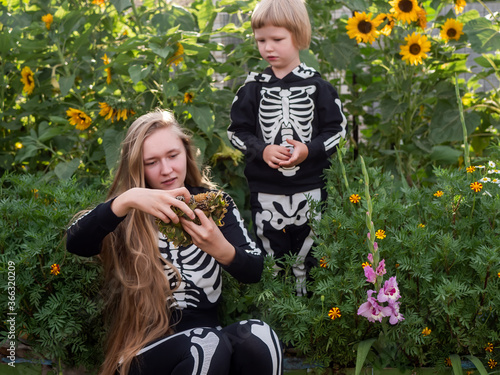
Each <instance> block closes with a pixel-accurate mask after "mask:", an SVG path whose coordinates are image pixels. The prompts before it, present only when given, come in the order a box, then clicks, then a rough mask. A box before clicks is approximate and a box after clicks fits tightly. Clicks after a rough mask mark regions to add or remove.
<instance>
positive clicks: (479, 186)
mask: <svg viewBox="0 0 500 375" xmlns="http://www.w3.org/2000/svg"><path fill="white" fill-rule="evenodd" d="M470 188H471V189H472V190H474V191H475V192H476V193H479V192H480V191H481V189H482V188H483V184H482V183H480V182H477V181H476V182H473V183H472V184H470Z"/></svg>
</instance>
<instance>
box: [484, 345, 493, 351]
mask: <svg viewBox="0 0 500 375" xmlns="http://www.w3.org/2000/svg"><path fill="white" fill-rule="evenodd" d="M484 350H486V351H487V352H490V353H491V352H492V351H493V344H492V343H491V342H489V343H488V345H486V348H484Z"/></svg>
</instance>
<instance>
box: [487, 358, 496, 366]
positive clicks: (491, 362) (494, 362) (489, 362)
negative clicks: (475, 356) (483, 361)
mask: <svg viewBox="0 0 500 375" xmlns="http://www.w3.org/2000/svg"><path fill="white" fill-rule="evenodd" d="M488 366H490V368H495V367H497V361H495V360H494V359H493V358H490V360H489V361H488Z"/></svg>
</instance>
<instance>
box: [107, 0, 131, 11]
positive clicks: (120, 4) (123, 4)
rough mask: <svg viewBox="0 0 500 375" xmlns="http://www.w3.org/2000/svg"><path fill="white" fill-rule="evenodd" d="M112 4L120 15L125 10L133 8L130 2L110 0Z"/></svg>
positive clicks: (127, 0) (126, 0)
mask: <svg viewBox="0 0 500 375" xmlns="http://www.w3.org/2000/svg"><path fill="white" fill-rule="evenodd" d="M110 2H111V4H113V5H114V7H115V8H116V11H117V12H118V13H121V12H123V11H124V10H125V9H127V8H129V7H131V6H132V3H131V2H130V0H110Z"/></svg>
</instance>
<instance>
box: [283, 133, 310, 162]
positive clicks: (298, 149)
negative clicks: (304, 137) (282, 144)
mask: <svg viewBox="0 0 500 375" xmlns="http://www.w3.org/2000/svg"><path fill="white" fill-rule="evenodd" d="M286 141H287V142H288V143H290V144H291V145H292V146H293V153H292V156H291V157H290V158H289V159H288V160H284V161H282V162H280V164H279V166H280V167H285V168H290V167H295V166H296V165H299V164H300V163H302V162H303V161H304V160H306V158H307V156H308V155H309V149H308V148H307V146H306V144H305V143H302V142H299V141H296V140H294V139H287V140H286Z"/></svg>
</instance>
